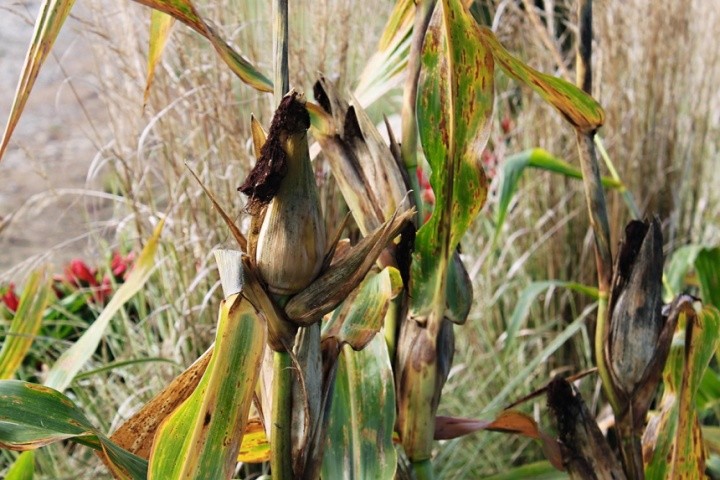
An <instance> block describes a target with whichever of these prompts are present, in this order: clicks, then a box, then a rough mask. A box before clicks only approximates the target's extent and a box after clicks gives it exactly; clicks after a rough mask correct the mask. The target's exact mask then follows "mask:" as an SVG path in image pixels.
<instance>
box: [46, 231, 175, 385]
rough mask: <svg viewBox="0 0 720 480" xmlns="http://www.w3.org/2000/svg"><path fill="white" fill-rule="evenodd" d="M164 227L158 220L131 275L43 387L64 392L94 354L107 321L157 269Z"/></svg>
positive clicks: (56, 367) (52, 371)
mask: <svg viewBox="0 0 720 480" xmlns="http://www.w3.org/2000/svg"><path fill="white" fill-rule="evenodd" d="M164 224H165V221H164V220H161V221H160V223H158V225H157V227H155V231H154V232H153V234H152V237H150V239H149V240H148V242H147V244H146V245H145V248H143V250H142V252H141V253H140V256H139V257H138V259H137V262H136V263H135V266H134V267H133V270H132V272H131V273H130V276H128V278H127V280H125V283H123V284H122V286H121V287H120V288H119V289H118V290H117V292H115V295H113V297H112V299H111V300H110V302H109V303H108V304H107V306H106V307H105V308H104V309H103V311H102V313H101V314H100V316H99V317H98V318H97V320H95V322H93V324H92V325H91V326H90V327H89V328H88V329H87V330H86V331H85V333H83V335H82V337H80V338H79V339H78V340H77V341H76V342H75V344H73V346H72V347H70V348H69V349H68V350H67V351H66V352H65V353H63V354H62V355H61V356H60V358H59V359H58V361H57V362H55V365H53V367H52V368H51V369H50V372H49V373H48V377H47V381H46V382H45V385H47V386H49V387H52V388H54V389H56V390H60V391H63V390H65V389H66V388H67V387H68V386H69V385H70V382H72V380H73V378H75V375H76V374H77V373H78V372H79V371H80V369H81V368H82V366H83V365H84V364H85V362H87V361H88V359H89V358H90V357H91V356H92V354H93V352H95V349H96V348H97V346H98V345H99V344H100V341H101V340H102V337H103V335H104V334H105V329H106V328H107V326H108V325H109V324H110V320H112V318H113V317H114V316H115V314H116V313H117V312H118V310H120V309H121V308H122V306H123V305H125V303H126V302H127V301H128V300H130V299H131V298H132V297H133V296H134V295H135V294H136V293H137V292H139V291H140V289H141V288H142V287H143V285H145V282H147V280H148V279H149V278H150V274H151V273H152V272H153V270H154V269H155V266H156V263H155V253H156V252H157V247H158V242H159V240H160V233H161V232H162V229H163V225H164Z"/></svg>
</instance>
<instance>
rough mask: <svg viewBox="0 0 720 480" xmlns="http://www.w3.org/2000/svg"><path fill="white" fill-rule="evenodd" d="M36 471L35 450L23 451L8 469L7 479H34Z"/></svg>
mask: <svg viewBox="0 0 720 480" xmlns="http://www.w3.org/2000/svg"><path fill="white" fill-rule="evenodd" d="M34 473H35V452H34V451H32V450H29V451H27V452H22V453H21V454H20V456H19V457H18V458H17V459H16V460H15V462H14V463H13V464H12V466H11V467H10V468H9V469H8V471H7V474H6V475H5V480H32V479H33V474H34Z"/></svg>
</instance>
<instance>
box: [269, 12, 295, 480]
mask: <svg viewBox="0 0 720 480" xmlns="http://www.w3.org/2000/svg"><path fill="white" fill-rule="evenodd" d="M273 58H274V77H273V80H274V82H273V85H274V90H273V99H274V101H275V107H276V106H277V105H280V102H281V101H282V98H283V96H284V95H285V94H286V93H287V92H288V90H289V89H290V80H289V72H288V0H275V1H274V2H273ZM292 372H293V370H292V357H291V356H290V353H289V352H274V353H273V392H272V393H273V396H272V412H271V417H272V426H271V430H270V432H271V433H270V451H271V452H272V456H271V458H270V468H271V471H272V476H273V478H275V479H278V480H285V479H288V480H289V479H292V478H293V470H292V434H291V433H292V428H291V425H292V382H293V374H292Z"/></svg>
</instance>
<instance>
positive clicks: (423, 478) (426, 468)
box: [412, 460, 434, 480]
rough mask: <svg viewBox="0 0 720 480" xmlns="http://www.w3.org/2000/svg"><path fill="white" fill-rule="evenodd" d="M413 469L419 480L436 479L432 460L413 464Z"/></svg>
mask: <svg viewBox="0 0 720 480" xmlns="http://www.w3.org/2000/svg"><path fill="white" fill-rule="evenodd" d="M412 469H413V473H415V478H416V479H417V480H432V479H433V478H434V474H433V468H432V462H431V461H430V460H419V461H417V462H412Z"/></svg>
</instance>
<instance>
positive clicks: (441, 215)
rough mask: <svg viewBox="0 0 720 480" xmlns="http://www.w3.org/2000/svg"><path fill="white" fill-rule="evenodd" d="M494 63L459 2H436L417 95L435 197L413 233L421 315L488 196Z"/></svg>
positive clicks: (438, 301)
mask: <svg viewBox="0 0 720 480" xmlns="http://www.w3.org/2000/svg"><path fill="white" fill-rule="evenodd" d="M493 71H494V61H493V57H492V55H491V53H490V51H489V50H488V49H487V48H486V47H485V44H484V42H483V37H482V36H481V34H480V31H479V29H478V27H477V25H476V24H475V21H474V20H473V18H472V17H471V15H470V13H469V12H468V11H467V10H466V9H465V7H463V5H462V2H460V1H459V0H446V1H443V2H438V5H437V6H436V9H435V13H434V14H433V18H432V20H431V21H430V25H429V27H428V32H427V36H426V38H425V44H424V46H423V51H422V70H421V74H420V82H419V89H418V103H417V110H418V112H417V113H418V127H419V133H420V139H421V141H422V146H423V150H424V151H425V156H426V158H427V159H428V162H429V164H430V167H431V169H432V174H431V176H430V183H431V185H432V188H433V192H434V193H435V198H436V204H435V209H434V211H433V214H432V216H431V217H430V219H429V220H428V221H427V223H425V225H423V226H422V227H421V228H420V230H418V232H417V237H416V240H415V254H414V259H413V285H412V287H413V288H412V290H413V292H412V294H411V298H412V299H413V306H412V308H413V310H414V312H415V313H416V314H419V315H423V316H426V315H427V314H428V313H429V310H430V309H431V307H432V306H433V305H444V304H445V298H444V297H445V291H444V288H445V283H446V270H447V267H448V264H449V262H450V257H451V255H453V253H454V251H455V248H456V247H457V245H458V243H459V242H460V239H461V238H462V235H463V234H464V233H465V231H466V230H467V229H468V227H469V226H470V224H471V222H472V221H473V220H474V219H475V217H476V216H477V214H478V213H479V211H480V209H481V208H482V206H483V204H484V203H485V198H486V195H487V179H486V177H485V173H484V171H483V169H482V167H481V166H480V165H479V163H478V161H477V159H478V156H479V153H480V152H481V151H482V149H483V148H484V147H485V144H486V143H487V139H488V134H489V127H490V123H489V119H490V115H491V114H492V108H493V94H494V93H493ZM440 320H441V318H440Z"/></svg>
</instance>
